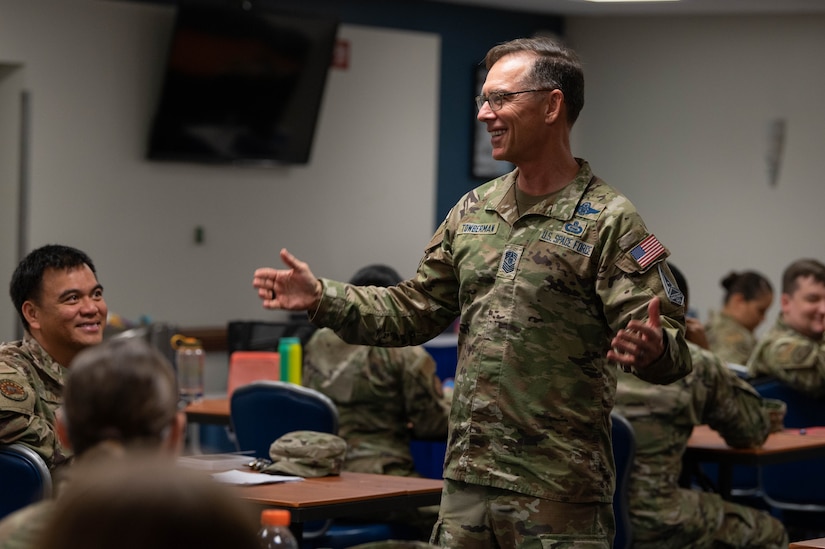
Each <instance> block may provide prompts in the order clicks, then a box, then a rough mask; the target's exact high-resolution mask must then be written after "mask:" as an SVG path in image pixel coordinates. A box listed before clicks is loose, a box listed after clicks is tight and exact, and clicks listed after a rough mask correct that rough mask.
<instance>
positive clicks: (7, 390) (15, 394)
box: [0, 379, 28, 402]
mask: <svg viewBox="0 0 825 549" xmlns="http://www.w3.org/2000/svg"><path fill="white" fill-rule="evenodd" d="M0 395H3V396H4V397H6V398H8V399H10V400H15V401H17V402H23V401H24V400H26V398H27V397H28V395H27V394H26V388H25V387H23V386H22V385H20V384H19V383H17V382H16V381H13V380H11V379H0Z"/></svg>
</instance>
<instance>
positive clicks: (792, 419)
mask: <svg viewBox="0 0 825 549" xmlns="http://www.w3.org/2000/svg"><path fill="white" fill-rule="evenodd" d="M753 386H754V388H755V389H756V390H757V392H758V393H759V394H760V395H762V397H764V398H775V399H778V400H781V401H783V402H784V403H785V404H787V406H788V411H787V412H786V413H785V427H813V426H816V425H825V400H819V399H816V398H813V397H811V396H808V395H806V394H805V393H802V392H800V391H797V390H796V389H793V388H791V387H790V386H788V385H786V384H785V383H783V382H781V381H779V380H777V379H774V378H769V379H766V380H763V381H760V382H754V385H753Z"/></svg>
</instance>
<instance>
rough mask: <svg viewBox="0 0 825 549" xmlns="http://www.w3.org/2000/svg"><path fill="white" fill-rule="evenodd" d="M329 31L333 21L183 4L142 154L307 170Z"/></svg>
mask: <svg viewBox="0 0 825 549" xmlns="http://www.w3.org/2000/svg"><path fill="white" fill-rule="evenodd" d="M337 30H338V20H337V19H335V18H332V17H320V16H310V15H306V14H294V13H280V12H276V11H272V10H264V9H261V8H253V9H243V8H241V7H230V6H217V5H195V4H186V3H183V4H181V5H180V6H179V7H178V12H177V17H176V20H175V27H174V31H173V35H172V39H171V44H170V48H169V56H168V61H167V66H166V73H165V76H164V81H163V89H162V92H161V96H160V100H159V104H158V108H157V111H156V114H155V118H154V120H153V122H152V129H151V135H150V138H149V150H148V157H149V158H150V159H153V160H177V161H190V162H212V163H261V164H267V163H290V164H305V163H307V162H308V161H309V158H310V152H311V149H312V141H313V136H314V134H315V127H316V123H317V119H318V111H319V108H320V104H321V99H322V97H323V92H324V86H325V85H326V80H327V73H328V71H329V67H330V63H331V61H332V54H333V48H334V46H335V38H336V33H337Z"/></svg>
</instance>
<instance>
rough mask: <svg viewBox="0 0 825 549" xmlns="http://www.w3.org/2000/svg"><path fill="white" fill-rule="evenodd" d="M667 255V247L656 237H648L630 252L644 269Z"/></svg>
mask: <svg viewBox="0 0 825 549" xmlns="http://www.w3.org/2000/svg"><path fill="white" fill-rule="evenodd" d="M664 253H665V247H664V246H662V243H661V242H659V239H658V238H656V236H655V235H652V234H651V235H648V237H647V238H645V239H644V240H642V241H641V242H639V243H638V244H637V245H636V247H635V248H633V249H632V250H630V255H631V257H633V259H635V260H636V263H638V264H639V267H641V268H642V269H644V268H646V267H647V266H648V265H650V264H651V263H653V262H654V261H656V260H657V259H659V258H660V257H661V256H662V254H664Z"/></svg>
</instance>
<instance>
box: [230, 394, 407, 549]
mask: <svg viewBox="0 0 825 549" xmlns="http://www.w3.org/2000/svg"><path fill="white" fill-rule="evenodd" d="M229 414H230V418H231V421H232V427H233V429H234V431H235V437H236V440H237V443H238V447H239V449H240V450H241V451H252V452H254V455H255V456H256V457H262V458H268V457H269V447H270V446H271V445H272V443H273V442H274V441H275V440H276V439H278V438H279V437H281V436H282V435H285V434H286V433H289V432H292V431H301V430H308V431H319V432H323V433H333V434H337V433H338V408H337V407H336V406H335V403H334V402H332V400H330V398H329V397H327V396H326V395H324V394H323V393H321V392H319V391H316V390H314V389H310V388H308V387H302V386H300V385H295V384H292V383H287V382H285V381H270V380H261V381H255V382H252V383H250V384H248V385H243V386H241V387H238V388H237V389H235V391H234V392H233V393H232V396H231V397H230V399H229ZM405 535H409V533H408V532H407V531H406V530H404V529H403V528H400V527H396V526H395V525H393V524H390V523H372V522H359V521H347V520H343V519H336V520H334V521H326V523H324V524H318V523H315V522H313V523H308V524H306V525H305V528H304V533H303V540H302V543H301V546H302V548H303V549H311V548H314V547H324V548H329V549H344V548H346V547H351V546H353V545H358V544H361V543H367V542H371V541H381V540H387V539H393V538H395V539H398V538H402V539H403V536H405Z"/></svg>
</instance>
